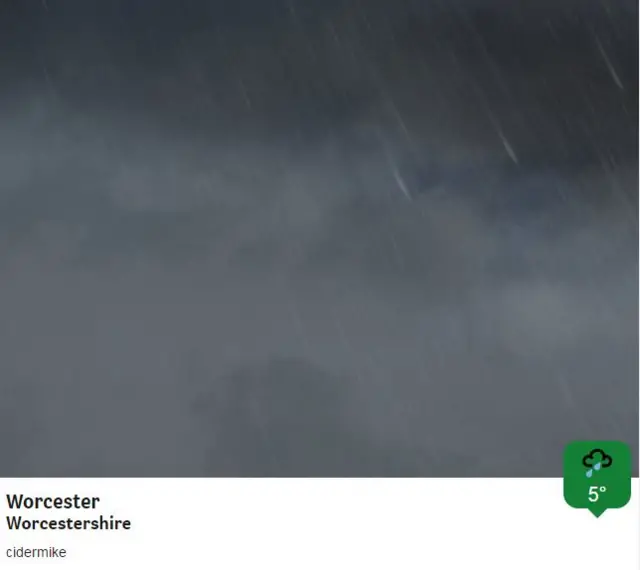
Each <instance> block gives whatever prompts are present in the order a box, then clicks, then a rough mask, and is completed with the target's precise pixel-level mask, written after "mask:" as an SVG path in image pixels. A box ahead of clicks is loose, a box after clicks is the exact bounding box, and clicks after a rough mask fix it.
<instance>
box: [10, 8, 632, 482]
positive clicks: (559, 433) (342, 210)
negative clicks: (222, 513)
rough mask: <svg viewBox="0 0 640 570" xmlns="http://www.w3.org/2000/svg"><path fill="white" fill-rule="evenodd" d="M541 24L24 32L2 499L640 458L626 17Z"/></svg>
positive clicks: (110, 23)
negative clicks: (125, 482) (102, 483)
mask: <svg viewBox="0 0 640 570" xmlns="http://www.w3.org/2000/svg"><path fill="white" fill-rule="evenodd" d="M507 4H508V5H507ZM533 4H534V3H532V2H524V1H523V2H509V3H499V2H497V1H495V2H489V1H486V2H481V1H479V0H478V1H465V2H457V3H451V2H441V3H440V2H416V1H408V0H407V1H403V2H396V3H393V4H391V3H388V2H381V1H380V2H378V1H376V2H368V3H366V6H365V4H363V3H358V2H323V3H317V4H316V3H309V2H306V3H304V4H303V3H302V2H298V3H296V2H282V3H278V2H263V3H259V4H258V3H256V4H255V5H254V3H251V2H235V3H227V2H191V3H188V4H183V3H175V2H171V3H170V2H156V3H154V5H153V7H152V8H150V7H149V6H148V3H144V5H143V3H142V2H127V3H124V2H109V3H98V2H64V3H61V2H55V1H54V0H48V1H47V2H46V3H41V2H23V3H19V6H18V4H14V6H13V9H7V7H6V5H3V8H2V10H4V12H0V26H2V29H1V30H0V31H4V32H6V33H3V34H1V35H2V38H3V39H2V41H3V42H4V45H5V46H6V50H3V52H2V53H4V54H5V55H4V59H3V64H6V65H3V67H2V73H3V77H4V78H5V79H6V81H3V85H8V86H9V88H8V89H4V90H3V91H2V93H1V94H0V101H1V102H2V105H3V107H2V111H1V115H0V125H1V127H2V128H1V129H0V347H1V348H0V362H1V363H2V367H1V368H0V371H1V372H2V376H1V377H0V389H1V390H2V392H0V393H1V394H2V400H1V401H2V404H1V406H0V413H1V417H0V427H1V428H2V430H1V433H2V435H1V436H0V453H2V460H1V461H0V474H16V473H19V474H24V475H104V476H107V475H151V476H153V475H179V476H189V475H225V474H226V475H246V476H250V475H253V476H261V475H265V476H268V475H305V476H306V475H318V476H324V475H345V476H350V475H363V476H368V475H381V476H384V475H407V476H414V475H426V476H435V475H440V476H469V475H471V476H473V475H477V476H484V475H493V476H507V475H516V476H523V475H524V476H526V475H530V476H531V475H557V474H558V473H559V469H560V467H559V466H560V462H559V461H555V460H553V457H557V456H559V453H560V452H561V449H562V446H563V445H564V444H565V443H566V442H567V441H568V440H570V439H574V438H620V439H625V440H627V441H629V442H630V443H631V444H633V445H635V446H636V447H637V443H638V434H637V425H638V382H637V379H638V369H637V356H638V355H637V348H638V336H637V334H638V327H637V312H638V311H637V309H638V307H637V298H638V297H637V287H638V283H637V245H636V244H637V144H636V139H637V122H638V118H637V107H638V105H637V60H636V59H635V55H633V54H636V53H637V51H636V46H637V30H636V29H635V22H637V7H636V5H635V4H634V3H621V2H618V3H615V4H613V3H612V4H608V3H606V2H595V1H593V2H580V3H576V2H562V3H558V2H536V3H535V10H534V9H533V8H532V6H533ZM630 46H631V47H632V48H633V49H630ZM7 54H10V56H7ZM15 390H18V391H17V392H15V394H14V391H15ZM12 394H13V395H12Z"/></svg>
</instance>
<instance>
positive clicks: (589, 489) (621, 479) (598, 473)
mask: <svg viewBox="0 0 640 570" xmlns="http://www.w3.org/2000/svg"><path fill="white" fill-rule="evenodd" d="M564 498H565V501H566V502H567V503H568V504H569V505H570V506H571V507H573V508H576V509H588V510H589V511H591V513H593V514H594V515H595V516H596V517H599V516H600V515H602V513H604V512H605V511H606V510H607V509H620V508H622V507H624V506H625V505H626V504H627V503H628V502H629V499H631V450H630V449H629V446H628V445H626V444H625V443H623V442H621V441H574V442H572V443H570V444H569V445H567V447H566V448H565V451H564Z"/></svg>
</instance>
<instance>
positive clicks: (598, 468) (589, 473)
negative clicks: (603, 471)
mask: <svg viewBox="0 0 640 570" xmlns="http://www.w3.org/2000/svg"><path fill="white" fill-rule="evenodd" d="M600 467H602V463H596V464H595V465H594V466H593V469H589V470H588V471H587V478H591V477H592V476H593V472H594V470H595V471H600Z"/></svg>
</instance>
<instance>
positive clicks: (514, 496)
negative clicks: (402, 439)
mask: <svg viewBox="0 0 640 570" xmlns="http://www.w3.org/2000/svg"><path fill="white" fill-rule="evenodd" d="M0 499H1V503H0V505H1V506H0V515H1V517H2V520H1V526H0V568H20V567H26V566H28V567H34V566H42V567H47V566H53V565H55V566H56V567H59V568H69V569H78V570H80V569H82V570H87V569H89V568H90V569H92V570H98V569H102V568H105V569H107V568H108V569H110V570H111V569H114V568H125V569H126V568H180V569H182V568H184V569H187V570H198V569H201V568H202V569H205V568H206V569H207V570H212V569H215V570H236V569H247V570H249V569H250V570H257V569H260V568H274V569H278V570H314V569H318V570H320V569H322V570H340V569H345V570H347V569H348V570H355V569H366V570H376V569H385V570H412V569H420V570H427V569H434V570H436V569H437V570H447V569H451V570H460V569H463V568H491V569H492V570H500V569H504V570H514V569H517V570H526V569H532V570H540V569H541V568H576V569H578V568H579V569H581V570H590V569H594V570H596V569H597V570H602V569H605V568H615V569H616V570H627V569H628V570H637V569H638V568H640V509H639V503H638V480H637V479H635V480H634V481H633V495H632V499H631V501H630V503H629V504H628V505H627V506H626V507H624V508H622V509H617V510H608V511H606V512H605V513H604V514H603V515H602V516H600V517H599V518H596V517H594V516H593V515H592V514H591V513H590V512H588V511H587V510H577V509H572V508H571V507H569V506H568V505H567V504H566V503H565V502H564V498H563V490H562V480H561V479H288V480H287V479H0ZM38 499H40V500H38ZM20 517H21V518H20ZM18 519H20V520H18ZM34 521H37V522H34ZM52 522H53V524H51V523H52ZM126 523H128V524H126ZM9 526H13V527H14V528H13V529H12V530H10V529H9ZM17 526H19V527H20V529H19V530H16V527H17ZM30 526H33V527H36V528H35V529H33V528H26V527H30ZM43 526H44V527H47V528H46V529H44V530H43V528H42V527H43ZM49 527H53V528H49Z"/></svg>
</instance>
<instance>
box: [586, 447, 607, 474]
mask: <svg viewBox="0 0 640 570" xmlns="http://www.w3.org/2000/svg"><path fill="white" fill-rule="evenodd" d="M612 463H613V459H612V458H611V456H610V455H607V454H606V453H605V452H604V451H603V450H602V449H592V450H591V451H590V452H589V453H588V454H587V455H585V456H584V457H583V458H582V465H584V466H585V467H587V468H591V467H594V466H595V465H598V464H599V465H600V467H602V468H603V469H606V468H607V467H611V464H612Z"/></svg>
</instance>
